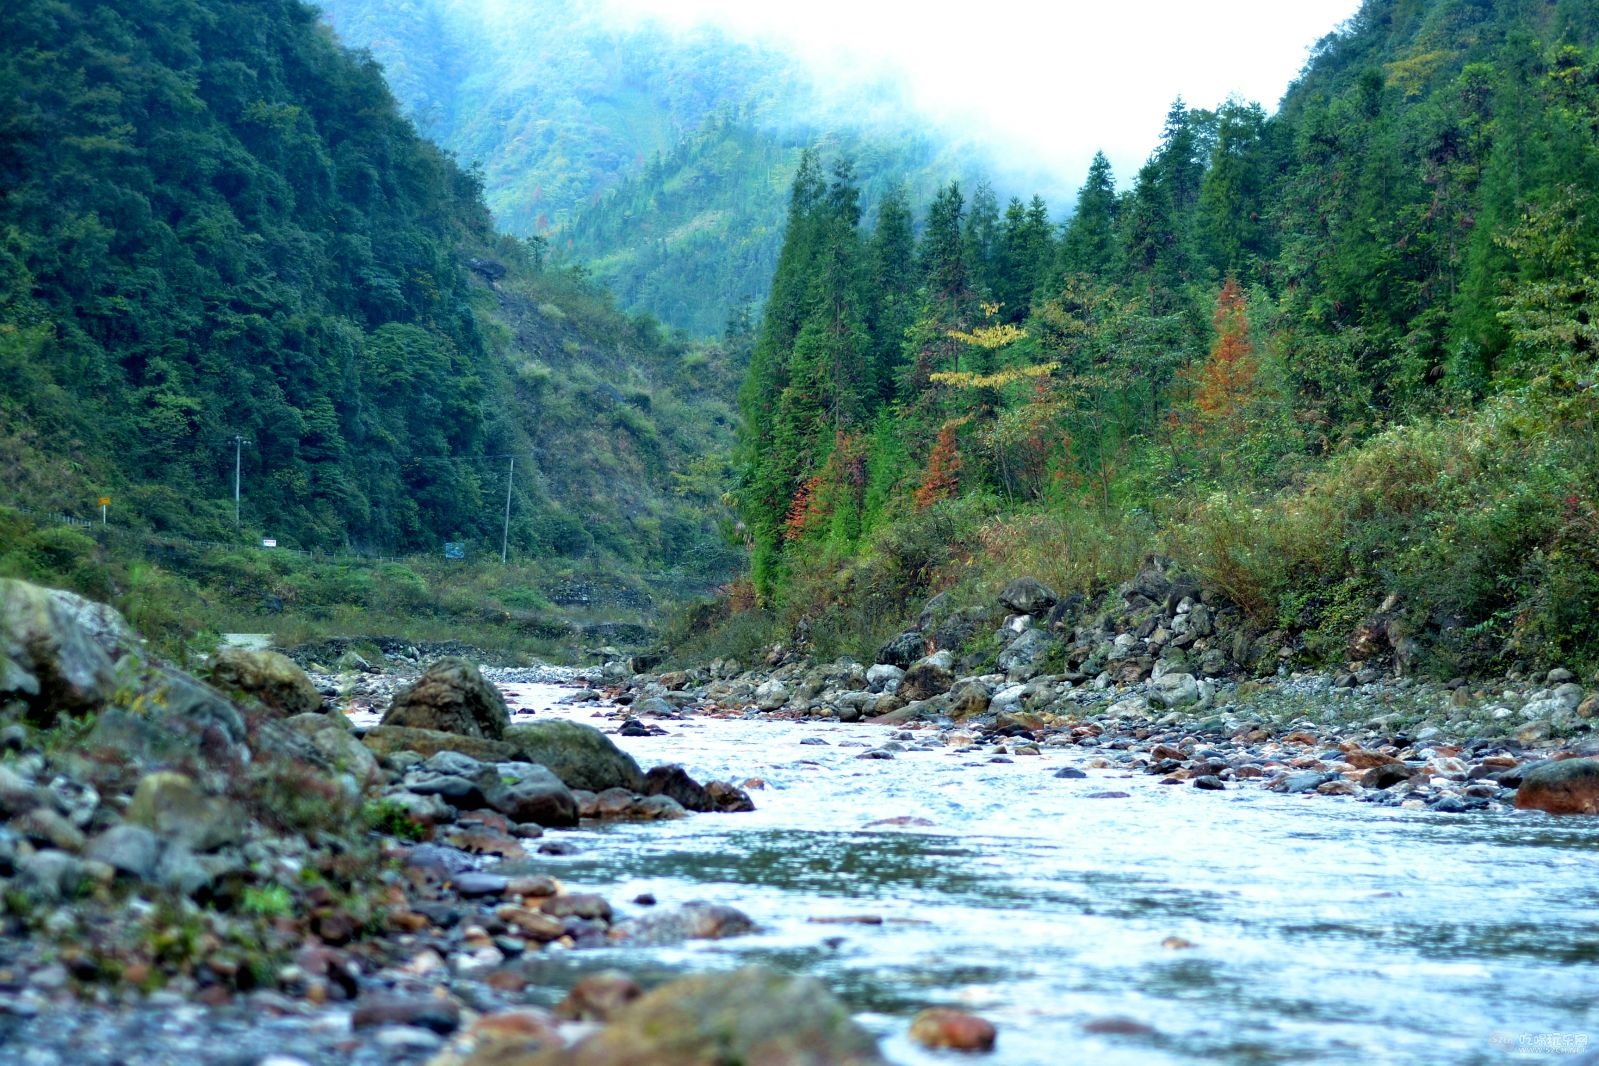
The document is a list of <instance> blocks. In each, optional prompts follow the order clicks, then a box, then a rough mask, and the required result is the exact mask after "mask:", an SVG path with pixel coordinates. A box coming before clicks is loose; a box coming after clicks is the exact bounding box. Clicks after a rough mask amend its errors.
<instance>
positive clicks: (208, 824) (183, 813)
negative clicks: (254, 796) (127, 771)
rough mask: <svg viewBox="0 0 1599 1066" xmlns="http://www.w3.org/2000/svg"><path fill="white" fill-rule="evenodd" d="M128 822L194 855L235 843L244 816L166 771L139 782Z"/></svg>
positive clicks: (223, 801)
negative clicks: (191, 851) (179, 845)
mask: <svg viewBox="0 0 1599 1066" xmlns="http://www.w3.org/2000/svg"><path fill="white" fill-rule="evenodd" d="M127 821H128V822H129V823H131V824H133V825H142V826H144V827H145V828H146V829H149V830H151V831H153V832H154V833H155V834H156V835H157V836H159V837H161V838H162V839H163V840H166V841H170V842H173V843H177V844H181V845H183V846H184V847H187V848H190V849H192V850H194V851H211V850H213V849H215V848H220V847H222V846H224V845H226V844H233V843H237V842H238V841H239V840H241V839H242V838H243V836H244V828H245V819H244V817H243V814H242V813H241V812H240V811H239V810H238V809H237V808H235V807H234V806H233V804H231V803H229V802H228V801H227V800H226V799H224V798H223V797H221V796H208V795H206V794H205V793H204V792H202V791H201V790H200V787H199V786H198V785H196V784H195V783H194V781H193V780H192V779H191V778H189V777H187V776H185V775H183V774H179V773H173V772H171V771H165V770H163V771H158V772H156V773H153V774H146V775H145V776H144V777H143V778H141V779H140V781H139V785H138V787H137V788H135V789H134V791H133V802H132V803H130V804H129V805H128V811H127Z"/></svg>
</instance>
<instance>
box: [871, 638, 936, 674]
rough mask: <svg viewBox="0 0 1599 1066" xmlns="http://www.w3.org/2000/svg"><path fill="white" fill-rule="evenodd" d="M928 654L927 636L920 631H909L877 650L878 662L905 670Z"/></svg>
mask: <svg viewBox="0 0 1599 1066" xmlns="http://www.w3.org/2000/svg"><path fill="white" fill-rule="evenodd" d="M925 654H927V636H926V634H924V633H923V632H922V631H921V630H920V629H907V630H906V631H905V632H903V633H901V634H900V635H899V636H897V637H895V638H894V639H893V640H891V641H889V642H888V643H887V644H884V645H883V646H882V647H881V648H879V649H878V650H877V661H878V662H879V663H881V664H884V665H887V666H896V667H899V668H900V669H905V668H907V667H909V666H910V665H911V664H912V663H914V662H915V661H916V660H917V659H920V658H921V657H922V656H923V655H925Z"/></svg>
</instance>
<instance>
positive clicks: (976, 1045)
mask: <svg viewBox="0 0 1599 1066" xmlns="http://www.w3.org/2000/svg"><path fill="white" fill-rule="evenodd" d="M997 1036H998V1033H997V1031H996V1030H995V1029H994V1024H993V1023H992V1022H989V1021H986V1020H984V1019H982V1018H979V1017H978V1016H977V1015H975V1014H967V1013H966V1012H965V1011H962V1010H955V1009H953V1008H951V1007H929V1008H928V1009H927V1010H924V1011H922V1012H921V1013H920V1014H918V1015H917V1016H916V1018H915V1020H913V1021H912V1022H911V1039H912V1040H914V1041H916V1042H917V1043H918V1044H921V1045H922V1046H923V1047H928V1048H934V1049H943V1050H949V1051H993V1050H994V1040H995V1038H996V1037H997Z"/></svg>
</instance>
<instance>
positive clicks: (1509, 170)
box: [741, 0, 1599, 670]
mask: <svg viewBox="0 0 1599 1066" xmlns="http://www.w3.org/2000/svg"><path fill="white" fill-rule="evenodd" d="M1596 38H1599V11H1596V10H1595V8H1594V6H1593V5H1592V4H1590V3H1577V2H1569V0H1568V2H1560V3H1547V2H1542V0H1537V2H1524V3H1511V4H1487V3H1479V2H1475V0H1370V2H1368V3H1367V4H1366V5H1365V6H1364V8H1363V9H1362V11H1361V12H1360V13H1359V15H1358V16H1357V17H1356V18H1355V19H1353V20H1352V21H1351V22H1350V23H1349V24H1348V25H1347V26H1346V27H1344V28H1343V29H1342V30H1341V31H1340V32H1338V33H1336V34H1334V35H1332V36H1329V37H1328V38H1327V39H1325V40H1324V41H1322V42H1321V44H1320V46H1319V47H1318V49H1317V50H1316V52H1315V54H1314V56H1313V58H1312V60H1311V62H1310V63H1309V65H1308V67H1307V69H1306V71H1305V73H1304V75H1303V77H1302V78H1301V80H1300V81H1299V82H1298V83H1297V84H1296V85H1295V86H1294V87H1293V88H1292V90H1291V91H1290V93H1289V94H1288V97H1287V99H1286V101H1285V102H1284V105H1283V107H1282V108H1281V110H1280V112H1278V113H1277V114H1275V115H1272V116H1270V117H1268V116H1267V115H1266V114H1265V113H1264V112H1263V111H1262V109H1261V108H1259V107H1257V106H1255V105H1252V104H1247V103H1242V102H1239V101H1228V102H1225V103H1223V104H1222V105H1221V106H1220V107H1218V108H1217V109H1216V110H1213V111H1212V110H1201V109H1194V108H1191V107H1189V106H1187V105H1185V104H1184V103H1183V102H1182V101H1178V102H1177V103H1176V104H1175V105H1174V106H1173V107H1172V108H1171V110H1170V113H1169V114H1168V116H1167V118H1166V124H1165V128H1164V133H1163V136H1162V140H1161V143H1160V145H1159V146H1158V147H1157V149H1156V150H1155V152H1154V154H1153V155H1152V156H1151V157H1150V158H1149V161H1148V162H1147V164H1146V165H1145V166H1144V167H1143V168H1142V169H1141V170H1140V171H1139V173H1138V174H1137V175H1136V176H1135V178H1134V180H1133V182H1132V183H1131V186H1130V187H1129V188H1128V189H1127V190H1126V191H1124V192H1118V191H1117V186H1116V182H1115V181H1114V180H1113V175H1112V174H1111V173H1110V170H1109V167H1108V165H1106V164H1105V163H1104V162H1103V159H1101V160H1100V161H1099V162H1097V163H1096V165H1095V167H1094V168H1093V171H1092V172H1091V173H1090V175H1089V178H1088V181H1087V183H1086V184H1085V185H1084V187H1083V188H1082V190H1081V193H1080V195H1079V197H1078V201H1077V203H1076V205H1075V210H1074V212H1073V214H1072V217H1071V221H1070V223H1069V224H1068V225H1067V226H1066V227H1065V230H1064V232H1063V233H1061V234H1059V235H1058V236H1057V234H1056V233H1055V232H1054V231H1053V230H1052V228H1051V227H1050V226H1049V225H1048V221H1047V218H1048V211H1047V209H1046V208H1044V207H1043V205H1041V204H1033V205H1028V204H1024V203H1022V202H1020V201H1013V202H1012V203H1011V204H1010V205H1009V207H1008V208H1006V209H1005V210H1004V211H1003V213H998V214H997V213H996V212H995V210H994V207H993V205H992V204H991V203H987V202H983V201H981V200H980V199H979V198H977V197H972V196H969V195H968V190H964V189H962V188H961V187H960V186H959V185H958V184H955V183H952V184H950V185H948V186H946V187H945V188H944V189H943V191H942V192H941V193H940V194H939V195H938V196H937V197H936V198H935V199H934V200H933V201H932V203H931V205H930V207H929V209H928V211H927V213H926V216H925V221H924V223H923V226H922V232H921V236H920V239H919V241H917V242H916V250H915V254H914V256H911V255H908V254H906V249H908V248H909V247H910V243H911V229H910V227H909V225H908V223H907V220H906V218H905V213H904V210H903V204H896V205H895V206H894V207H893V209H892V210H889V209H879V210H878V211H877V212H876V214H877V216H878V221H877V222H876V224H875V226H868V225H866V224H863V221H862V220H863V217H865V214H866V212H864V211H863V199H862V196H861V190H860V188H859V184H858V182H856V180H855V179H854V176H853V174H852V173H851V171H850V168H849V166H848V162H847V160H844V161H842V162H841V163H840V164H838V165H837V166H835V168H834V169H833V170H832V172H831V173H830V174H829V173H828V172H827V171H826V170H825V169H824V166H823V165H822V161H819V160H817V159H816V158H809V159H808V160H807V162H806V163H805V164H804V165H802V167H801V168H800V170H799V172H798V175H797V177H796V179H795V181H794V183H793V186H792V190H791V198H790V206H789V214H788V220H787V224H786V235H785V240H784V246H783V250H782V256H781V259H780V261H779V264H778V267H777V270H776V276H775V279H774V282H773V285H772V293H771V297H770V299H769V301H768V302H767V304H766V306H765V312H764V315H763V316H762V320H761V325H760V330H759V334H758V340H757V344H756V347H755V350H754V356H753V358H752V362H751V368H750V374H749V377H748V379H747V380H746V383H745V390H744V394H743V404H744V411H745V416H746V423H747V433H746V437H745V446H744V452H743V459H742V471H743V487H742V489H741V502H742V506H743V508H744V513H745V516H746V520H747V522H748V523H749V526H750V528H751V530H752V531H753V535H754V538H755V564H756V565H755V573H754V579H755V586H756V592H757V593H758V594H759V595H760V596H763V597H765V598H766V599H767V601H768V602H770V603H774V604H776V605H778V606H780V607H782V608H783V609H784V610H786V611H787V612H788V616H789V617H790V618H795V617H805V618H807V619H808V623H807V625H808V628H809V629H810V630H811V631H812V632H815V631H816V630H817V628H818V627H820V626H822V622H821V621H820V619H823V618H832V617H835V616H837V613H838V612H839V611H840V610H845V611H855V612H857V614H856V615H854V617H856V618H858V619H862V618H863V619H866V620H867V623H868V624H892V622H893V621H897V617H896V616H897V614H898V613H899V612H898V609H897V608H896V606H895V605H896V604H897V603H903V601H904V599H905V598H906V597H907V596H914V595H916V594H917V593H919V592H922V591H925V590H928V589H931V588H938V587H947V586H949V585H960V584H962V583H963V582H964V583H966V584H968V585H970V584H971V582H973V581H974V580H980V579H981V578H982V575H984V574H992V573H996V572H1000V571H1002V570H1003V568H1004V567H1006V566H1014V565H1016V564H1017V563H1018V562H1021V563H1023V564H1024V565H1028V566H1029V567H1030V568H1032V569H1041V570H1044V571H1046V572H1048V573H1051V574H1053V575H1054V577H1055V580H1056V581H1057V582H1058V583H1059V584H1063V585H1066V586H1067V587H1068V588H1070V587H1073V586H1076V587H1081V588H1083V589H1085V590H1087V589H1088V588H1090V587H1092V586H1094V585H1095V584H1096V583H1098V582H1103V581H1106V580H1114V579H1115V577H1116V576H1117V574H1118V569H1117V568H1118V567H1119V566H1127V565H1131V562H1132V561H1133V560H1136V558H1137V557H1138V555H1139V554H1141V553H1142V552H1144V551H1150V550H1158V551H1164V552H1169V553H1171V554H1173V555H1176V556H1177V557H1178V558H1179V561H1180V562H1182V563H1183V564H1184V565H1187V566H1190V567H1193V568H1195V569H1197V570H1199V571H1200V572H1201V573H1202V574H1203V575H1204V576H1205V577H1206V578H1207V579H1208V581H1209V582H1210V584H1211V586H1212V587H1213V588H1215V589H1216V590H1217V591H1218V592H1219V593H1222V594H1225V595H1226V596H1227V597H1229V598H1230V599H1231V600H1232V601H1233V602H1235V603H1237V604H1238V605H1240V606H1241V607H1242V608H1243V609H1245V610H1246V611H1247V612H1248V614H1249V616H1250V617H1251V619H1252V621H1253V623H1254V624H1255V625H1256V626H1257V627H1258V631H1265V630H1276V631H1279V636H1282V635H1283V634H1287V635H1286V636H1282V640H1281V641H1280V643H1286V649H1285V651H1284V655H1285V656H1291V655H1295V654H1298V655H1303V656H1305V657H1307V658H1315V659H1320V660H1323V661H1325V660H1333V661H1338V660H1340V659H1341V658H1342V657H1343V656H1344V655H1345V647H1346V644H1347V643H1348V641H1349V640H1350V639H1351V637H1352V635H1353V634H1354V633H1355V632H1356V630H1357V629H1358V628H1359V627H1361V626H1362V625H1364V624H1367V623H1368V622H1369V620H1370V619H1371V618H1372V617H1374V616H1375V615H1377V614H1378V612H1379V608H1381V609H1382V610H1385V611H1387V612H1388V615H1386V616H1383V617H1384V618H1386V619H1387V620H1386V621H1385V622H1384V623H1383V626H1380V627H1379V629H1378V630H1377V631H1378V632H1380V633H1383V634H1386V636H1385V637H1383V638H1382V639H1386V640H1390V641H1393V642H1395V643H1396V644H1399V645H1403V646H1404V647H1406V648H1408V649H1412V650H1413V649H1414V647H1416V646H1418V644H1420V645H1424V646H1426V647H1427V648H1429V649H1430V651H1429V654H1430V655H1432V656H1433V666H1434V667H1435V668H1436V669H1440V670H1452V669H1461V668H1472V669H1476V668H1482V667H1484V666H1488V665H1505V664H1507V663H1517V662H1531V661H1537V660H1545V661H1548V660H1558V659H1560V658H1561V657H1567V658H1573V659H1583V660H1587V661H1592V660H1593V659H1595V658H1596V657H1599V622H1596V621H1595V618H1594V615H1593V612H1592V604H1593V603H1594V602H1595V601H1596V600H1595V598H1596V596H1599V510H1596V497H1595V488H1594V487H1595V485H1596V484H1599V437H1596V435H1595V432H1596V431H1595V428H1594V427H1595V425H1596V416H1599V390H1595V388H1594V384H1595V381H1596V380H1599V368H1596V365H1595V342H1596V341H1599V334H1596V333H1595V331H1594V326H1593V319H1594V312H1595V310H1596V308H1595V300H1596V299H1599V288H1596V285H1599V283H1596V282H1595V281H1594V272H1595V271H1594V257H1595V253H1596V252H1599V201H1596V197H1599V170H1596V168H1599V52H1596V50H1595V48H1594V44H1595V40H1596ZM907 262H913V263H914V269H913V270H911V271H909V272H907V271H905V270H903V264H905V263H907ZM902 338H903V339H902ZM823 558H826V559H831V560H833V561H834V563H835V565H834V566H832V567H827V566H818V565H817V562H818V559H823ZM985 560H986V562H985ZM796 561H802V562H799V563H798V564H796ZM990 568H992V569H990ZM827 575H833V576H832V577H829V576H827ZM974 575H976V576H975V577H974ZM873 619H876V620H877V621H876V622H872V621H871V620H873ZM857 624H858V623H857ZM1384 627H1385V628H1384ZM1407 654H1409V652H1407Z"/></svg>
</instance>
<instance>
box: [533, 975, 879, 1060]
mask: <svg viewBox="0 0 1599 1066" xmlns="http://www.w3.org/2000/svg"><path fill="white" fill-rule="evenodd" d="M883 1061H884V1059H883V1058H882V1056H881V1055H880V1054H879V1053H878V1051H877V1043H876V1041H875V1040H874V1039H873V1038H872V1036H871V1034H870V1033H868V1032H866V1030H864V1029H862V1028H861V1027H860V1026H859V1025H857V1024H856V1023H855V1021H854V1020H853V1019H852V1018H851V1017H850V1014H849V1010H848V1009H847V1008H846V1007H845V1006H844V1005H843V1004H842V1003H840V1002H839V1001H838V999H837V998H835V997H834V996H833V994H832V993H831V992H829V991H828V990H827V988H826V987H825V986H823V985H822V984H821V983H820V982H819V981H816V980H815V979H813V978H808V977H786V976H784V975H782V974H778V973H773V972H772V971H770V970H766V969H763V968H760V967H747V968H745V969H742V970H738V971H736V972H733V973H720V974H706V975H702V976H697V977H686V978H683V979H681V980H677V981H672V982H670V983H668V984H665V985H662V986H661V987H659V988H657V989H655V990H654V991H652V992H650V993H649V994H648V995H646V996H644V997H643V998H641V999H639V1000H636V1001H635V1002H633V1003H630V1004H628V1005H627V1006H625V1007H623V1008H622V1009H621V1010H620V1011H617V1012H616V1014H615V1016H614V1017H613V1018H612V1019H611V1023H610V1024H609V1025H608V1026H606V1028H604V1029H602V1030H601V1031H599V1032H598V1033H595V1034H593V1035H592V1036H589V1037H587V1038H586V1039H584V1040H582V1041H580V1042H579V1043H577V1044H575V1045H573V1046H572V1047H570V1048H567V1049H565V1050H562V1051H556V1052H551V1053H548V1054H545V1055H540V1056H538V1057H537V1058H533V1059H529V1060H527V1063H526V1064H525V1066H619V1064H623V1063H638V1064H643V1063H649V1064H650V1066H708V1064H711V1063H728V1062H743V1063H751V1064H756V1063H760V1064H771V1066H777V1064H784V1063H787V1064H795V1066H798V1064H802V1063H814V1064H821V1063H827V1064H829V1066H877V1064H879V1063H882V1062H883Z"/></svg>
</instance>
